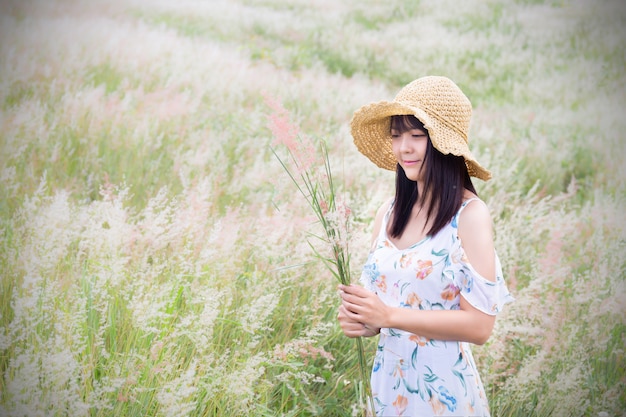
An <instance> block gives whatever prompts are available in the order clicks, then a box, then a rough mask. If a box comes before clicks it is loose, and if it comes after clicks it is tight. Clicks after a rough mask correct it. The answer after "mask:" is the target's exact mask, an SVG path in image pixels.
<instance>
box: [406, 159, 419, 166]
mask: <svg viewBox="0 0 626 417" xmlns="http://www.w3.org/2000/svg"><path fill="white" fill-rule="evenodd" d="M419 162H420V160H419V159H416V160H414V161H402V164H403V165H406V166H411V165H416V164H418V163H419Z"/></svg>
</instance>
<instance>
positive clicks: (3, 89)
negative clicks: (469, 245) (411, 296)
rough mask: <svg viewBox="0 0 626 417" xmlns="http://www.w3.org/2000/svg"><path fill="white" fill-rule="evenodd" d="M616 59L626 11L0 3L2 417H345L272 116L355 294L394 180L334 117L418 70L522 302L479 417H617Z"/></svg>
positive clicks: (623, 233)
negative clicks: (327, 177)
mask: <svg viewBox="0 0 626 417" xmlns="http://www.w3.org/2000/svg"><path fill="white" fill-rule="evenodd" d="M625 41H626V4H625V3H624V2H623V1H621V0H598V1H592V0H569V1H568V0H562V1H549V0H545V1H542V0H516V1H512V0H507V1H495V0H468V1H463V2H458V1H453V0H442V1H436V0H422V1H418V0H387V1H385V2H379V1H374V0H359V1H356V0H345V1H339V0H337V1H331V0H310V1H308V0H284V1H280V0H205V1H200V0H181V1H177V2H172V1H163V0H155V1H148V0H130V1H122V0H112V1H104V0H39V1H36V0H24V1H18V0H0V236H1V243H0V270H1V271H2V276H1V283H0V371H1V377H0V415H1V416H29V417H30V416H121V415H124V416H163V417H172V416H244V415H245V416H313V415H319V416H352V415H358V413H359V407H358V404H357V400H356V398H357V396H356V393H355V386H357V385H358V380H359V376H358V369H357V355H356V351H355V344H354V341H353V340H351V339H348V338H346V337H344V336H343V334H342V333H341V330H340V329H339V326H338V325H337V323H336V320H335V317H336V311H337V310H336V309H337V307H338V303H339V300H338V296H337V294H336V289H335V286H336V280H335V279H334V278H333V277H332V275H331V274H330V273H329V272H328V271H327V270H326V269H325V267H324V265H323V264H322V263H321V262H320V261H319V260H318V259H316V258H315V257H314V255H313V251H312V250H311V248H310V247H309V244H308V243H307V242H308V240H309V238H310V234H311V233H316V232H317V229H318V225H317V224H316V223H315V221H314V218H313V216H312V215H311V213H310V210H309V208H308V207H307V204H306V201H305V200H304V199H303V198H301V197H300V196H299V195H298V194H297V191H296V190H295V188H294V187H293V184H292V183H291V182H290V180H289V178H288V177H287V176H286V175H285V172H284V171H283V169H282V167H281V166H280V164H279V163H278V161H277V159H276V158H275V157H274V155H273V154H272V151H271V144H272V143H273V140H274V138H273V137H272V133H271V131H270V129H269V128H268V116H270V115H271V112H272V110H271V108H270V107H269V106H268V104H267V100H268V98H270V99H273V100H276V101H277V102H279V103H282V105H283V106H284V107H285V108H286V109H287V110H288V112H289V117H290V121H291V123H293V124H294V125H295V126H297V127H298V128H299V130H300V132H301V135H303V136H306V137H308V138H311V139H312V140H324V141H325V142H326V143H327V144H328V148H329V153H330V159H331V165H332V168H333V171H334V172H333V174H334V176H335V179H336V181H337V186H338V192H340V193H341V195H342V196H343V197H342V198H344V199H345V200H346V201H347V202H348V203H349V205H350V207H351V210H352V239H351V241H350V246H351V249H350V250H351V254H352V258H351V262H352V263H353V265H352V267H351V269H352V271H353V273H354V274H358V272H359V270H360V266H361V264H362V263H363V261H364V260H365V257H366V252H367V247H368V242H369V233H370V227H371V222H372V219H373V216H374V213H375V211H376V209H377V208H378V206H379V205H380V204H381V203H382V202H383V201H384V200H385V199H386V198H388V197H389V196H391V195H392V192H393V173H388V172H382V171H380V170H378V169H377V168H376V167H375V166H373V165H372V164H371V163H369V161H367V160H366V159H365V158H364V157H363V156H361V155H360V154H359V153H358V152H357V151H356V149H355V148H354V146H353V145H352V143H351V137H350V134H349V129H348V126H349V120H350V117H351V116H352V112H353V111H354V110H355V109H357V108H358V107H360V106H361V105H363V104H366V103H369V102H371V101H378V100H383V99H391V98H393V96H394V95H395V93H396V91H397V90H398V89H399V88H401V87H402V86H403V85H405V84H406V83H408V82H410V81H412V80H413V79H415V78H418V77H420V76H423V75H429V74H433V75H446V76H448V77H450V78H452V79H453V80H455V82H457V84H459V86H460V87H461V88H462V89H463V90H464V91H465V92H466V93H467V95H468V96H469V97H470V99H471V101H472V103H473V104H474V118H473V122H472V127H471V141H470V143H471V146H472V149H473V150H474V153H475V155H476V156H477V158H478V160H479V161H481V163H482V164H483V165H485V166H487V167H489V168H490V169H491V170H492V172H493V175H494V179H493V180H491V181H489V182H487V183H483V182H481V181H478V180H477V181H476V182H475V184H476V186H477V188H478V191H479V194H480V196H481V197H482V198H483V199H484V200H485V201H486V202H487V203H488V205H489V207H490V209H491V211H492V215H493V218H494V222H495V228H496V232H497V235H496V247H497V250H498V253H499V256H500V258H501V260H502V263H503V268H504V272H505V279H506V280H507V282H508V285H509V288H510V289H511V291H512V292H513V294H514V296H515V297H516V302H515V303H514V304H511V305H509V306H507V307H508V308H506V310H505V311H504V312H503V313H502V314H501V315H499V316H498V321H497V324H496V329H495V331H494V334H493V336H492V337H491V339H490V341H489V342H488V343H487V344H486V345H484V346H477V347H475V349H474V353H475V356H476V358H477V362H478V366H479V368H480V369H481V374H482V378H483V381H484V383H485V385H486V388H487V390H488V395H489V400H490V404H491V408H492V415H493V416H496V417H507V416H516V417H528V416H546V417H547V416H557V417H558V416H563V417H565V416H567V417H569V416H588V417H592V416H593V417H595V416H598V417H609V416H626V358H625V352H624V347H625V346H626V321H625V318H626V301H625V298H624V294H625V291H626V285H625V283H626V260H625V259H624V254H625V253H626V224H625V222H624V210H625V209H626V204H625V203H626V164H624V162H623V158H624V154H625V153H626V133H625V132H626V117H624V115H625V114H624V109H625V108H626V74H625V68H626V48H625V47H624V45H625ZM318 156H319V155H318ZM356 279H357V276H354V280H356ZM374 343H375V341H374V340H366V341H365V348H366V350H367V352H369V353H371V354H372V355H373V352H374V350H375V345H374Z"/></svg>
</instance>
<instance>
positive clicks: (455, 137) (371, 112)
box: [350, 101, 491, 181]
mask: <svg viewBox="0 0 626 417" xmlns="http://www.w3.org/2000/svg"><path fill="white" fill-rule="evenodd" d="M395 115H414V116H415V117H417V118H418V120H420V121H421V122H422V123H423V124H424V127H425V128H426V130H428V135H429V137H430V140H431V142H432V144H433V146H434V147H435V148H436V149H437V150H439V151H440V152H441V153H444V154H453V155H457V156H462V157H463V158H464V159H465V165H466V166H467V170H468V173H469V175H471V176H473V177H476V178H480V179H482V180H485V181H486V180H488V179H490V178H491V172H489V171H488V170H487V169H485V168H483V167H482V166H481V165H480V164H479V163H478V161H477V160H476V158H475V157H474V155H473V154H472V153H471V151H470V149H469V147H468V145H467V140H466V138H464V137H462V136H461V135H460V134H459V133H458V132H457V131H455V130H453V129H451V128H450V127H448V126H447V125H446V124H444V123H442V122H441V121H439V120H438V119H437V118H436V117H433V116H431V115H429V114H428V113H426V112H425V111H424V110H422V109H420V108H418V107H414V106H410V105H406V104H403V103H400V102H397V101H380V102H377V103H372V104H367V105H365V106H363V107H361V108H360V109H358V110H357V111H355V112H354V115H353V116H352V121H351V122H350V130H351V133H352V138H353V139H354V144H355V145H356V147H357V149H358V150H359V152H361V153H362V154H363V155H365V156H366V157H367V158H368V159H369V160H370V161H372V162H373V163H374V164H375V165H376V166H378V167H380V168H383V169H387V170H390V171H395V169H396V165H397V161H396V157H395V155H394V154H393V151H392V148H391V134H390V128H391V126H390V123H391V116H395Z"/></svg>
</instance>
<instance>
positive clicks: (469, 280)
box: [338, 76, 513, 417]
mask: <svg viewBox="0 0 626 417" xmlns="http://www.w3.org/2000/svg"><path fill="white" fill-rule="evenodd" d="M471 113H472V106H471V103H470V102H469V100H468V99H467V97H466V96H465V95H464V94H463V92H462V91H461V90H460V89H459V88H458V87H457V86H456V84H454V82H452V81H451V80H449V79H448V78H445V77H436V76H429V77H423V78H419V79H417V80H415V81H413V82H412V83H410V84H408V85H407V86H406V87H404V88H403V89H402V90H400V92H399V93H398V94H397V96H396V97H395V99H394V101H391V102H387V101H383V102H378V103H374V104H370V105H366V106H363V107H362V108H360V109H359V110H357V111H356V112H355V113H354V116H353V119H352V122H351V131H352V136H353V138H354V142H355V144H356V146H357V148H358V150H359V151H360V152H361V153H363V154H364V155H365V156H367V157H368V158H369V159H370V160H371V161H372V162H374V163H375V164H376V165H377V166H379V167H381V168H384V169H389V170H396V190H395V196H394V198H392V199H390V200H389V201H387V202H386V203H384V204H383V205H382V206H381V208H380V209H379V210H378V213H377V215H376V220H375V223H374V232H373V242H372V249H371V251H370V254H369V256H368V259H367V262H366V264H365V266H364V268H363V274H362V276H361V282H362V284H363V286H357V285H350V286H340V287H339V289H340V294H341V298H342V304H341V306H340V307H339V314H338V320H339V323H340V325H341V328H342V330H343V332H344V333H345V334H346V335H347V336H348V337H359V336H366V337H371V336H375V335H377V334H380V338H379V343H378V349H377V352H376V356H375V358H374V364H373V368H372V394H373V397H374V405H375V407H376V415H377V416H419V417H423V416H431V415H444V416H488V415H489V406H488V402H487V398H486V396H485V391H484V388H483V386H482V383H481V380H480V377H479V375H478V372H477V370H476V365H475V363H474V359H473V357H472V353H471V350H470V343H474V344H483V343H485V342H486V341H487V339H488V338H489V336H490V334H491V332H492V330H493V326H494V322H495V315H496V313H498V312H499V311H501V309H502V306H503V305H504V304H506V303H508V302H510V301H512V300H513V298H512V297H511V295H510V294H509V292H508V290H507V288H506V284H505V283H504V280H503V278H502V268H501V266H500V262H499V260H498V257H497V255H496V252H495V249H494V243H493V230H492V223H491V217H490V214H489V210H488V208H487V207H486V205H485V204H484V203H483V202H482V201H481V200H480V199H478V196H477V194H476V190H475V189H474V186H473V184H472V180H471V178H470V177H471V176H474V177H477V178H480V179H483V180H488V179H489V178H491V173H490V172H489V171H488V170H486V169H485V168H483V167H482V166H481V165H480V164H479V163H478V162H477V161H476V159H475V158H474V156H473V155H472V154H471V152H470V150H469V147H468V137H467V135H468V131H469V123H470V118H471Z"/></svg>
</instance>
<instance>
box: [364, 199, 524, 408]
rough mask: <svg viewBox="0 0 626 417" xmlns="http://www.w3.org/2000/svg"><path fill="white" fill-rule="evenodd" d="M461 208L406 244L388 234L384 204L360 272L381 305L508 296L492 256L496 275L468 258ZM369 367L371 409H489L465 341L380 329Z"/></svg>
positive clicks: (485, 304) (488, 308)
mask: <svg viewBox="0 0 626 417" xmlns="http://www.w3.org/2000/svg"><path fill="white" fill-rule="evenodd" d="M470 201H473V200H468V201H466V202H465V203H464V204H463V205H462V207H461V209H460V210H459V212H458V213H457V214H456V215H455V216H454V218H453V219H452V220H451V221H450V223H449V224H448V225H446V226H445V227H444V228H443V229H442V230H441V231H440V232H439V233H437V234H436V235H434V236H429V237H427V238H425V239H423V240H422V241H420V242H418V243H416V244H414V245H412V246H411V247H409V248H406V249H404V250H400V249H397V248H396V247H395V246H394V245H393V244H392V243H391V242H390V241H389V240H388V238H387V235H386V232H385V230H386V228H387V222H388V220H389V215H390V213H391V208H392V206H393V205H392V206H390V208H389V211H388V213H387V214H386V216H385V218H384V221H383V224H382V225H381V231H380V234H379V236H378V237H377V239H376V242H375V244H374V246H373V249H372V251H371V252H370V254H369V256H368V259H367V261H366V264H365V266H364V268H363V273H362V275H361V282H362V283H363V285H364V286H365V287H366V288H368V289H370V290H371V291H374V292H376V293H377V294H378V296H379V297H380V299H381V300H382V301H383V302H384V303H385V304H387V305H390V306H395V307H402V308H411V309H420V310H458V309H459V308H460V297H463V298H465V299H466V300H467V301H468V302H469V303H470V304H471V305H473V306H474V307H476V308H478V309H479V310H481V311H483V312H485V313H487V314H492V315H493V314H496V313H498V312H500V311H501V310H502V307H503V306H504V305H505V304H506V303H508V302H511V301H512V300H513V298H512V297H511V295H510V294H509V292H508V290H507V288H506V284H505V283H504V279H503V278H502V268H501V266H500V261H499V259H498V258H497V255H496V281H495V282H491V281H489V280H487V279H485V278H484V277H482V276H480V274H478V273H477V272H476V271H475V270H474V268H473V267H472V266H471V264H470V263H469V261H468V259H467V256H466V255H465V252H464V250H463V247H462V245H461V241H460V239H459V237H458V234H457V226H458V217H459V214H460V213H461V211H462V210H463V208H464V207H465V206H466V205H467V204H468V203H469V202H470ZM380 333H381V334H380V336H379V341H378V345H377V350H376V355H375V357H374V363H373V366H372V392H373V394H374V404H375V408H376V415H377V416H379V417H380V416H430V415H443V416H472V417H473V416H489V407H488V403H487V399H486V395H485V392H484V388H483V386H482V382H481V380H480V377H479V374H478V371H477V369H476V364H475V362H474V359H473V357H472V353H471V349H470V345H469V344H467V343H464V342H453V341H442V340H432V339H428V338H424V337H422V336H420V335H415V334H411V333H409V332H406V331H403V330H399V329H381V332H380Z"/></svg>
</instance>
